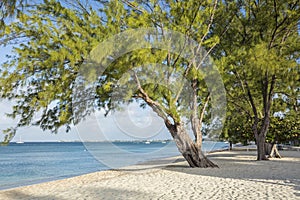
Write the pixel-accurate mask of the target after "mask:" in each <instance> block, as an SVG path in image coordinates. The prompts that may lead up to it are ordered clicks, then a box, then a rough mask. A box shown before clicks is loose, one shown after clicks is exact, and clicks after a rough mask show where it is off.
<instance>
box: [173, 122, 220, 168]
mask: <svg viewBox="0 0 300 200" xmlns="http://www.w3.org/2000/svg"><path fill="white" fill-rule="evenodd" d="M169 131H170V132H171V134H172V136H173V138H174V141H175V143H176V146H177V148H178V150H179V152H180V153H181V154H182V156H183V157H184V158H185V160H186V161H187V162H188V164H189V165H190V167H201V168H207V167H218V166H217V165H216V164H214V163H213V162H212V161H210V160H209V159H208V158H207V157H206V156H205V155H204V154H203V152H202V150H201V148H199V145H197V143H195V142H194V141H193V140H192V139H191V138H190V136H189V134H188V133H187V131H186V130H185V129H184V127H183V126H182V125H176V126H175V127H173V128H172V129H169Z"/></svg>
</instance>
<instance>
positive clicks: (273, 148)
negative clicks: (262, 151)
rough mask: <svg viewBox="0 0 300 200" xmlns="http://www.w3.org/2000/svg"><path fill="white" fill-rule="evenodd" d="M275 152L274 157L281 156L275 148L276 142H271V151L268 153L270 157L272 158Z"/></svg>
mask: <svg viewBox="0 0 300 200" xmlns="http://www.w3.org/2000/svg"><path fill="white" fill-rule="evenodd" d="M274 154H275V158H281V156H280V154H279V151H278V149H277V146H276V144H273V146H272V149H271V152H270V154H269V157H270V158H273V155H274Z"/></svg>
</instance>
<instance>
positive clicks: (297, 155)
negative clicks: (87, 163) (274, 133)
mask: <svg viewBox="0 0 300 200" xmlns="http://www.w3.org/2000/svg"><path fill="white" fill-rule="evenodd" d="M280 153H281V154H282V155H283V158H282V159H270V161H256V160H255V152H253V151H221V152H214V153H209V154H208V156H209V158H210V159H211V160H212V161H214V162H215V163H216V164H218V165H219V167H220V168H219V169H199V168H189V167H188V165H187V163H186V162H185V161H184V159H183V158H182V157H181V156H177V157H171V158H164V159H159V160H154V161H147V162H143V163H140V164H137V165H133V166H128V167H124V168H120V169H116V170H107V171H100V172H94V173H90V174H85V175H80V176H76V177H71V178H67V179H61V180H56V181H51V182H44V183H40V184H35V185H29V186H24V187H18V188H12V189H7V190H1V191H0V199H141V198H142V199H170V198H172V199H186V198H189V199H199V198H200V199H224V198H225V199H257V198H260V199H266V198H268V199H300V168H299V167H298V166H299V165H300V152H298V151H281V152H280Z"/></svg>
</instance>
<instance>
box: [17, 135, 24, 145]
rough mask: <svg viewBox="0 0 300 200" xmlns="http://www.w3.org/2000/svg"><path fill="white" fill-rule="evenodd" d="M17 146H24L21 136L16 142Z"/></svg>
mask: <svg viewBox="0 0 300 200" xmlns="http://www.w3.org/2000/svg"><path fill="white" fill-rule="evenodd" d="M16 143H17V144H23V143H24V142H23V141H22V137H21V136H20V138H19V141H17V142H16Z"/></svg>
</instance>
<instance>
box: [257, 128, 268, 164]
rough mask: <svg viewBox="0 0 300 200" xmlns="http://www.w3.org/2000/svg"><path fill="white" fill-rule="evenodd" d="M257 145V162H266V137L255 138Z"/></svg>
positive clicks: (260, 135) (261, 135)
mask: <svg viewBox="0 0 300 200" xmlns="http://www.w3.org/2000/svg"><path fill="white" fill-rule="evenodd" d="M255 138H256V144H257V160H268V158H267V156H266V150H265V142H266V137H265V135H264V134H259V135H256V136H255Z"/></svg>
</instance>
